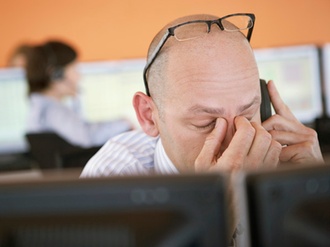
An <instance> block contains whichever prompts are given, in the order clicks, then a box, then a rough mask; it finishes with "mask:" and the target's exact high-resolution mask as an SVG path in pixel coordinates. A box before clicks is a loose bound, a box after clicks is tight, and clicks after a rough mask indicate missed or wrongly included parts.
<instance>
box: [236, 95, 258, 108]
mask: <svg viewBox="0 0 330 247" xmlns="http://www.w3.org/2000/svg"><path fill="white" fill-rule="evenodd" d="M256 104H258V105H260V104H261V97H260V96H259V95H256V96H254V98H253V99H252V101H251V102H250V103H248V104H246V105H242V106H241V107H240V108H239V110H240V112H243V111H245V110H247V109H249V108H250V107H251V106H253V105H256Z"/></svg>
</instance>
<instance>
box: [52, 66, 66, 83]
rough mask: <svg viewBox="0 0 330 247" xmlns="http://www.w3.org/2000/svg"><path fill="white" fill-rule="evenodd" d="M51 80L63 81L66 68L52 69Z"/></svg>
mask: <svg viewBox="0 0 330 247" xmlns="http://www.w3.org/2000/svg"><path fill="white" fill-rule="evenodd" d="M50 71H51V73H50V79H51V80H52V81H57V80H62V79H63V78H64V68H62V67H55V68H52V69H50Z"/></svg>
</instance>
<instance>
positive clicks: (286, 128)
mask: <svg viewBox="0 0 330 247" xmlns="http://www.w3.org/2000/svg"><path fill="white" fill-rule="evenodd" d="M268 91H269V96H270V99H271V102H272V104H273V107H274V110H275V112H276V114H275V115H273V116H272V117H270V118H269V119H267V120H266V121H265V122H263V123H262V125H263V127H264V128H265V129H266V130H267V131H268V132H269V133H270V134H271V135H272V137H273V139H274V140H276V141H278V142H279V143H281V145H282V146H283V148H282V152H281V155H280V161H281V162H290V163H299V164H302V163H323V162H324V161H323V157H322V153H321V150H320V145H319V142H318V138H317V133H316V131H315V130H313V129H311V128H308V127H306V126H305V125H303V124H302V123H300V122H299V121H298V120H297V119H296V117H295V116H294V115H293V114H292V112H291V111H290V109H289V108H288V107H287V106H286V105H285V103H284V102H283V100H282V99H281V97H280V95H279V93H278V91H277V89H276V87H275V84H274V82H273V81H269V83H268Z"/></svg>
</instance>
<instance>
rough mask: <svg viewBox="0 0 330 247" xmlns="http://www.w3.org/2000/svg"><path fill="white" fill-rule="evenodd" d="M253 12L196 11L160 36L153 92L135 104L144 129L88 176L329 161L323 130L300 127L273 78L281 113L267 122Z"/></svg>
mask: <svg viewBox="0 0 330 247" xmlns="http://www.w3.org/2000/svg"><path fill="white" fill-rule="evenodd" d="M253 26H254V15H252V14H234V15H229V16H226V17H223V18H219V17H215V16H210V15H194V16H186V17H183V18H179V19H177V20H175V21H173V22H171V23H170V24H168V25H166V26H165V27H164V28H163V29H162V30H161V31H160V32H159V33H158V34H157V35H156V36H155V38H154V39H153V41H152V43H151V45H150V47H149V51H148V60H147V65H146V68H145V71H144V79H145V85H146V91H147V92H146V94H145V93H142V92H137V93H136V94H135V95H134V98H133V104H134V108H135V111H136V115H137V118H138V120H139V123H140V125H141V128H142V131H140V130H135V131H131V132H127V133H125V134H122V135H119V136H117V137H115V138H113V139H111V140H109V141H108V142H107V143H106V144H105V145H104V146H103V148H102V149H101V150H100V151H99V152H98V153H97V154H96V155H95V156H94V157H93V158H92V159H91V160H90V161H89V162H88V164H87V165H86V167H85V168H84V170H83V173H82V175H81V176H82V177H93V176H95V177H97V176H113V175H146V174H178V173H194V172H205V171H213V172H218V171H235V170H240V169H260V168H263V167H276V166H278V165H280V164H282V163H285V164H287V163H288V162H289V163H322V162H323V157H322V154H321V151H320V147H319V143H318V139H317V135H316V132H315V131H314V130H313V129H310V128H308V127H306V126H304V125H303V124H301V123H300V122H299V121H298V120H297V119H296V118H295V117H294V115H293V114H292V113H291V111H290V110H289V109H288V107H287V106H286V105H285V104H284V103H283V101H282V100H281V98H280V96H279V94H278V92H277V90H276V88H275V85H274V83H273V82H272V81H270V82H269V83H268V91H269V94H270V98H271V102H272V104H273V107H274V109H275V112H276V114H275V115H273V116H272V117H270V118H269V119H267V120H266V121H264V122H261V119H260V103H261V93H260V84H259V74H258V68H257V64H256V61H255V58H254V55H253V51H252V49H251V47H250V44H249V40H250V38H251V34H252V30H253Z"/></svg>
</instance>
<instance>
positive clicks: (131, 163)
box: [82, 130, 158, 176]
mask: <svg viewBox="0 0 330 247" xmlns="http://www.w3.org/2000/svg"><path fill="white" fill-rule="evenodd" d="M157 140H158V137H151V136H148V135H146V134H145V133H143V132H142V131H138V130H135V131H129V132H125V133H122V134H120V135H117V136H115V137H113V138H111V139H110V140H109V141H108V142H107V143H106V144H105V145H104V146H103V147H102V148H101V149H100V151H99V152H98V153H97V154H96V155H95V156H94V157H92V159H91V160H90V161H89V162H88V163H87V165H86V167H85V168H84V171H83V174H82V175H83V176H112V175H134V174H147V173H148V172H149V171H151V170H152V169H153V166H154V152H155V146H156V143H157Z"/></svg>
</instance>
